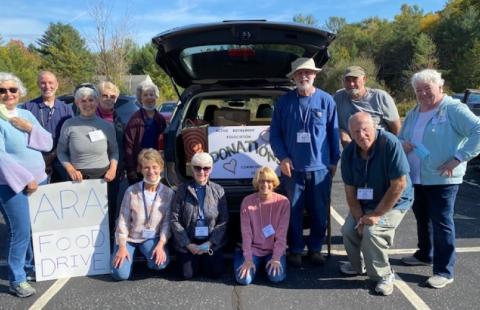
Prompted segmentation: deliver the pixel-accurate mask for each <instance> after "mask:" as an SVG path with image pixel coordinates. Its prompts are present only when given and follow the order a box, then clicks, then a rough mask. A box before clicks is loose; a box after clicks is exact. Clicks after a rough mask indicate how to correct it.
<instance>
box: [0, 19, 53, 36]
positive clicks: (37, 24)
mask: <svg viewBox="0 0 480 310" xmlns="http://www.w3.org/2000/svg"><path fill="white" fill-rule="evenodd" d="M47 26H48V25H47V24H46V23H43V22H41V21H39V20H35V19H29V18H11V17H10V18H9V17H5V18H3V17H2V18H0V29H1V32H0V34H1V35H2V36H3V37H4V39H6V40H10V39H20V40H22V41H30V40H32V39H36V38H39V37H40V36H41V35H42V34H43V32H44V31H45V30H46V29H47Z"/></svg>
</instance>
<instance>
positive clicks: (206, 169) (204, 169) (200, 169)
mask: <svg viewBox="0 0 480 310" xmlns="http://www.w3.org/2000/svg"><path fill="white" fill-rule="evenodd" d="M193 169H195V171H198V172H200V171H202V170H203V171H204V172H208V171H210V169H212V167H200V166H193Z"/></svg>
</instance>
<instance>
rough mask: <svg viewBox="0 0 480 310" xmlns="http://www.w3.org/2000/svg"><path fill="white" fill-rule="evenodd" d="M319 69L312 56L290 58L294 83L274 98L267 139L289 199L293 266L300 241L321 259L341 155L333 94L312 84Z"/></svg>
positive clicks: (299, 258)
mask: <svg viewBox="0 0 480 310" xmlns="http://www.w3.org/2000/svg"><path fill="white" fill-rule="evenodd" d="M320 70H321V69H319V68H317V67H316V66H315V62H314V60H313V59H311V58H298V59H297V60H295V61H293V62H292V71H291V72H290V73H289V74H287V77H289V78H291V79H292V80H293V81H294V82H295V85H296V86H297V87H296V89H294V90H292V91H290V92H288V93H286V94H285V95H283V96H282V97H280V98H279V99H278V101H277V103H276V104H275V109H274V112H273V117H272V123H271V126H270V143H271V145H272V149H273V151H274V153H275V156H276V157H277V158H278V159H279V160H280V168H281V171H282V183H283V186H284V188H285V191H286V193H287V196H288V198H289V200H290V203H291V205H292V210H291V215H290V226H289V232H288V234H289V242H288V245H289V255H288V256H287V260H288V262H289V263H290V264H292V265H293V266H297V267H299V266H301V264H302V253H303V250H304V247H305V243H306V245H307V247H308V250H309V252H310V259H311V261H312V263H314V264H323V263H324V262H325V259H324V257H323V255H322V253H321V250H322V245H323V243H324V240H325V233H326V229H327V220H328V219H327V215H328V212H327V211H328V208H329V207H330V191H331V186H332V177H333V175H334V174H335V171H336V167H337V162H338V160H339V158H340V145H339V136H338V135H339V133H338V123H337V110H336V107H335V102H334V101H333V98H332V96H330V95H329V94H327V93H326V92H324V91H322V90H320V89H318V88H316V87H315V86H314V85H313V82H314V80H315V77H316V75H317V73H318V72H320ZM304 209H307V211H308V213H309V218H310V235H309V237H308V239H307V240H306V242H305V240H304V238H303V211H304Z"/></svg>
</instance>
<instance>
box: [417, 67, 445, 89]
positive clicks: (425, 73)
mask: <svg viewBox="0 0 480 310" xmlns="http://www.w3.org/2000/svg"><path fill="white" fill-rule="evenodd" d="M411 82H412V87H413V88H415V87H416V86H417V85H418V83H433V84H435V85H438V86H443V84H444V83H445V80H444V79H442V74H441V73H440V72H438V71H437V70H434V69H424V70H422V71H420V72H417V73H415V74H414V75H413V76H412V79H411Z"/></svg>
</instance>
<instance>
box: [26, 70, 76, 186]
mask: <svg viewBox="0 0 480 310" xmlns="http://www.w3.org/2000/svg"><path fill="white" fill-rule="evenodd" d="M37 82H38V87H39V88H40V93H41V96H40V97H38V98H35V99H33V100H32V101H29V102H25V103H24V104H23V105H22V108H24V109H26V110H29V111H30V112H32V114H33V115H34V116H35V117H36V118H37V120H38V121H39V122H40V124H41V125H42V127H43V128H45V129H46V130H47V131H48V132H49V133H50V134H51V135H52V139H53V149H52V150H51V151H50V152H45V153H43V158H44V159H45V170H46V172H47V174H48V176H49V180H50V182H55V181H65V180H66V179H64V178H65V177H66V174H65V172H64V168H63V167H62V165H61V164H60V162H58V160H57V155H56V147H57V142H58V137H59V136H60V129H61V128H62V125H63V122H64V121H65V120H66V119H68V118H70V117H72V116H73V111H72V107H71V106H69V105H67V104H66V103H65V102H63V101H60V100H58V99H56V98H55V93H56V91H57V89H58V81H57V78H56V76H55V74H53V73H52V72H50V71H40V73H39V74H38V80H37ZM62 176H63V177H62Z"/></svg>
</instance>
